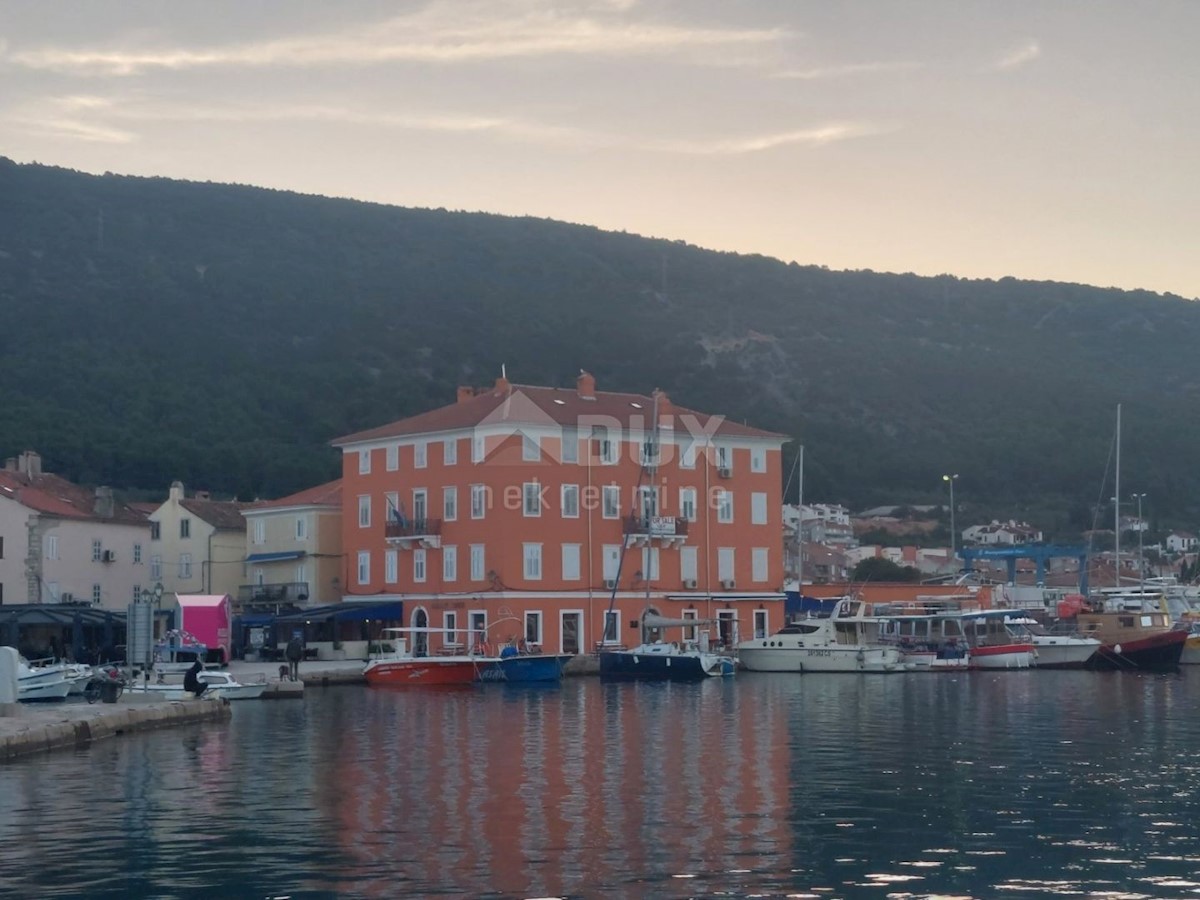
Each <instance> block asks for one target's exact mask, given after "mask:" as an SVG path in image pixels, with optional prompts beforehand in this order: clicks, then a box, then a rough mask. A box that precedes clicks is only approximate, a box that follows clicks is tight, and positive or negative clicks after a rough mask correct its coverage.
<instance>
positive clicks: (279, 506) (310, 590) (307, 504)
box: [235, 479, 343, 607]
mask: <svg viewBox="0 0 1200 900" xmlns="http://www.w3.org/2000/svg"><path fill="white" fill-rule="evenodd" d="M242 515H243V516H244V517H245V519H246V531H245V558H246V574H247V579H246V583H245V584H243V585H242V586H241V590H240V591H239V592H238V593H237V594H235V596H236V597H237V599H238V600H239V602H240V604H241V605H243V606H244V605H247V604H250V605H258V606H261V605H271V606H276V607H283V606H287V605H294V606H320V605H322V604H327V603H336V602H338V601H340V600H341V599H342V585H343V573H342V482H341V480H340V479H339V480H337V481H331V482H329V483H328V484H322V485H318V486H317V487H313V488H309V489H307V490H304V491H301V492H299V493H298V494H292V495H291V496H289V497H281V498H280V499H278V500H268V501H265V502H262V503H256V504H254V505H253V506H250V507H246V508H244V509H243V510H242Z"/></svg>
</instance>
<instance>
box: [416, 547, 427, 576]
mask: <svg viewBox="0 0 1200 900" xmlns="http://www.w3.org/2000/svg"><path fill="white" fill-rule="evenodd" d="M424 580H425V551H424V550H414V551H413V581H424Z"/></svg>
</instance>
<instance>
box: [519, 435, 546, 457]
mask: <svg viewBox="0 0 1200 900" xmlns="http://www.w3.org/2000/svg"><path fill="white" fill-rule="evenodd" d="M541 458H542V448H541V446H539V444H538V439H537V438H535V437H530V436H529V435H527V434H523V435H521V459H522V460H523V461H525V462H540V461H541Z"/></svg>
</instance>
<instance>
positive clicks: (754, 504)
mask: <svg viewBox="0 0 1200 900" xmlns="http://www.w3.org/2000/svg"><path fill="white" fill-rule="evenodd" d="M750 524H751V525H766V524H767V495H766V494H763V493H759V492H757V491H756V492H755V493H753V494H751V495H750Z"/></svg>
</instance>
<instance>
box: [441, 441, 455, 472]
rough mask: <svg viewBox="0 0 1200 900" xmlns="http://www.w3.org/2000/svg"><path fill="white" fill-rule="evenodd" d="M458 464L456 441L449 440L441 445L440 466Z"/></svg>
mask: <svg viewBox="0 0 1200 900" xmlns="http://www.w3.org/2000/svg"><path fill="white" fill-rule="evenodd" d="M457 464H458V441H456V440H455V439H454V438H450V439H449V440H447V441H446V442H445V443H444V444H442V465H446V466H454V465H457Z"/></svg>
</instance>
